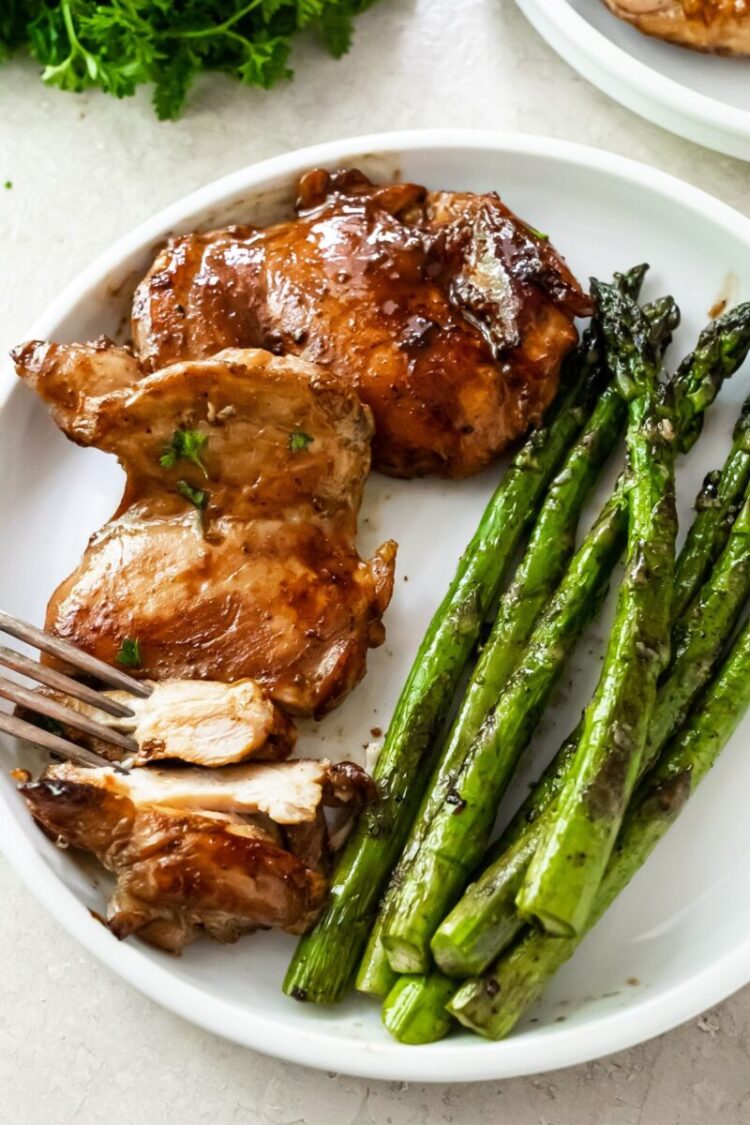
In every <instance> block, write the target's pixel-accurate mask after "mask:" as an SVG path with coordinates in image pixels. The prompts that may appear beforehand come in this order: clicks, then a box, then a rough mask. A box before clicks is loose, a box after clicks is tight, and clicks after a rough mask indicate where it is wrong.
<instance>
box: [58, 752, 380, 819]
mask: <svg viewBox="0 0 750 1125" xmlns="http://www.w3.org/2000/svg"><path fill="white" fill-rule="evenodd" d="M344 766H346V769H344ZM347 770H348V771H350V772H347ZM45 778H47V779H49V780H51V781H76V782H82V783H83V782H85V783H86V784H87V785H91V786H95V787H96V788H99V789H106V790H108V791H109V792H111V793H118V794H119V795H120V796H123V797H128V798H129V800H131V801H132V802H133V804H135V805H138V806H139V807H140V806H144V805H164V806H166V807H169V808H173V809H193V810H195V811H196V812H206V813H209V812H217V813H242V814H250V815H254V814H256V813H262V814H263V815H265V816H268V817H270V818H271V820H273V821H274V822H275V823H276V824H279V825H288V824H304V823H306V822H308V821H313V820H315V816H316V814H317V811H318V809H319V807H320V806H321V805H341V804H351V803H352V802H353V801H355V800H356V801H357V803H359V804H361V803H362V802H363V801H364V799H366V798H368V797H369V796H371V795H372V793H373V790H372V783H371V782H370V780H369V778H368V776H367V774H366V773H365V772H364V770H361V769H359V767H357V766H354V765H353V763H351V762H349V763H341V764H339V765H338V766H334V765H331V763H330V762H328V761H326V760H325V759H322V760H320V761H315V760H312V759H309V758H299V759H296V760H295V761H293V762H253V763H250V764H247V765H242V766H227V767H225V768H224V769H221V770H203V769H155V768H152V767H148V768H136V769H131V770H129V771H128V772H127V773H120V772H116V771H115V770H114V769H109V768H106V767H103V766H102V767H101V768H100V769H84V768H82V767H81V766H75V765H73V764H72V763H70V762H64V763H62V764H61V765H55V766H50V768H49V769H48V770H47V772H46V773H45Z"/></svg>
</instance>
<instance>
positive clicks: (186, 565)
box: [14, 343, 396, 714]
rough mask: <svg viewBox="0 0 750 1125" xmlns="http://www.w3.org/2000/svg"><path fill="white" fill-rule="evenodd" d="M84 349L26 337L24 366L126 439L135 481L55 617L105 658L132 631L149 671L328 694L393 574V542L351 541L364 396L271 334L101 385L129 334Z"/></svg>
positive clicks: (325, 697)
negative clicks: (276, 346) (268, 347)
mask: <svg viewBox="0 0 750 1125" xmlns="http://www.w3.org/2000/svg"><path fill="white" fill-rule="evenodd" d="M74 349H75V350H72V349H71V348H70V347H68V346H66V345H55V344H39V343H31V344H26V345H24V346H23V347H22V348H19V349H17V351H16V352H15V353H14V357H15V360H16V367H17V370H18V373H19V375H20V376H21V377H22V378H23V379H25V380H26V381H27V382H28V383H29V384H30V386H32V387H33V388H34V389H35V390H36V391H37V393H38V394H39V395H40V396H41V397H42V398H43V399H44V400H45V401H46V402H47V403H49V405H50V406H51V408H52V413H53V416H54V418H55V420H56V421H57V424H58V425H59V426H60V428H61V429H62V430H63V431H64V432H65V433H66V434H67V435H68V437H70V438H71V439H72V440H73V441H76V442H78V443H79V444H81V445H91V446H95V447H97V448H99V449H103V450H106V451H107V452H110V453H114V454H116V455H117V456H118V457H119V459H120V461H121V463H122V465H123V467H124V469H125V471H126V473H127V485H126V488H125V494H124V496H123V499H122V502H121V503H120V506H119V508H118V510H117V512H116V513H115V515H114V517H113V519H112V520H111V521H110V522H109V523H108V524H106V525H105V526H104V527H103V528H102V529H101V530H100V531H99V532H97V533H96V534H95V535H94V536H93V538H92V539H91V541H90V543H89V546H88V548H87V550H86V553H85V555H84V557H83V560H82V562H81V564H80V565H79V567H78V568H77V569H76V570H75V571H74V573H73V574H72V575H71V576H70V577H69V578H67V579H66V580H65V581H64V582H63V583H62V584H61V585H60V586H59V587H58V589H57V590H56V592H55V593H54V594H53V596H52V599H51V601H50V604H49V607H48V611H47V620H46V625H47V629H48V630H50V631H51V632H52V633H54V634H55V635H57V636H59V637H63V638H65V639H66V640H69V641H71V642H72V643H73V644H76V645H78V646H79V647H80V648H83V649H84V650H85V651H87V652H90V653H93V654H94V655H95V656H98V657H100V658H101V659H102V660H105V661H107V662H108V663H114V662H115V661H117V659H118V654H119V656H120V658H122V656H123V651H124V646H129V649H125V653H126V655H127V653H128V652H130V655H131V656H132V651H131V650H133V651H135V652H136V653H137V661H136V662H137V665H138V666H137V667H135V668H134V669H133V671H134V672H135V674H137V675H141V676H147V677H149V678H151V679H155V680H164V679H188V680H192V679H207V680H218V681H221V682H233V681H236V680H243V679H253V680H256V681H257V682H258V683H259V684H260V685H261V686H262V687H263V688H264V689H265V691H266V692H267V694H268V695H269V696H270V697H271V699H273V700H274V701H275V702H276V703H279V704H281V705H282V706H284V707H285V708H288V709H290V710H292V711H295V712H298V713H301V714H308V713H315V714H321V713H323V712H324V711H326V710H328V709H329V708H331V707H333V706H335V704H336V703H338V702H339V701H340V700H341V699H342V698H343V696H344V695H346V693H347V692H348V691H349V690H350V689H351V688H352V687H353V686H354V684H356V683H357V681H358V680H359V679H360V678H361V677H362V675H363V674H364V671H365V663H366V654H367V649H368V648H370V647H372V646H375V645H378V644H381V643H382V640H383V636H384V633H383V626H382V623H381V615H382V613H383V611H384V610H385V608H386V606H387V605H388V602H389V600H390V597H391V592H392V588H393V564H394V556H395V549H396V548H395V544H394V543H392V542H388V543H386V544H384V546H382V547H381V548H380V549H379V550H378V551H377V553H376V555H375V557H374V558H373V559H371V560H370V561H369V562H366V563H365V562H362V560H361V559H360V558H359V556H358V554H357V551H356V546H355V537H356V523H357V512H358V509H359V505H360V500H361V496H362V488H363V484H364V480H365V477H366V475H367V472H368V469H369V460H370V459H369V444H370V438H371V434H372V424H371V419H370V414H369V411H368V410H367V409H366V408H365V407H363V406H362V405H361V403H360V402H359V400H358V398H357V396H356V395H355V394H354V393H353V392H352V391H348V390H346V389H345V388H342V387H341V385H340V384H339V383H338V382H337V381H336V380H335V379H334V378H333V376H332V375H331V374H330V373H327V372H326V371H324V370H322V369H320V368H316V367H314V366H312V365H311V364H308V363H305V362H303V361H301V360H298V359H294V358H288V359H281V358H276V357H273V356H271V355H269V354H268V353H267V352H263V351H225V352H222V353H221V354H219V355H217V356H216V357H214V358H213V359H210V360H204V361H198V362H195V363H182V364H175V365H174V366H172V367H170V368H167V369H165V370H163V371H160V372H158V373H157V374H154V375H151V376H150V377H148V378H145V379H142V380H141V381H140V382H138V383H136V384H134V385H132V386H131V385H125V386H121V387H119V389H115V390H109V391H107V392H106V393H104V394H99V393H97V392H98V390H99V387H100V381H99V377H98V371H99V369H100V368H101V367H102V365H103V364H105V363H107V361H108V360H109V359H112V361H113V362H112V363H111V364H110V365H109V366H110V368H111V367H113V366H116V364H115V363H114V360H117V361H118V362H119V360H120V359H121V358H122V357H123V349H119V348H115V347H114V346H110V348H109V349H108V348H107V347H105V346H103V345H101V344H99V345H94V346H91V347H89V348H88V349H87V348H85V347H84V346H82V345H76V346H74ZM124 354H127V353H124ZM94 369H96V371H97V375H96V377H94V378H93V379H92V370H94ZM90 380H91V381H92V382H93V385H94V389H95V393H94V394H93V395H89V394H88V386H89V381H90ZM136 642H137V645H136Z"/></svg>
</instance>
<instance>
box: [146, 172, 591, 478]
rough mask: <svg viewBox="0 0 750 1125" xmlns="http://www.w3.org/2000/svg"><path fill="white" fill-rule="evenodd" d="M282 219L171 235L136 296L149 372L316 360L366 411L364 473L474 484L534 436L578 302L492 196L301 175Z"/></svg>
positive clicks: (549, 257)
mask: <svg viewBox="0 0 750 1125" xmlns="http://www.w3.org/2000/svg"><path fill="white" fill-rule="evenodd" d="M297 211H298V217H297V218H296V219H295V220H292V221H290V222H284V223H281V224H279V225H278V226H275V227H271V228H269V229H267V230H257V229H253V228H251V227H230V228H228V229H226V230H218V231H212V232H208V233H202V234H201V233H199V234H187V235H180V236H178V237H176V238H174V239H172V240H171V241H170V242H169V243H168V245H167V246H166V247H165V248H164V249H163V250H162V252H161V253H160V254H159V255H158V257H157V259H156V261H155V262H154V264H153V266H152V268H151V270H150V271H149V273H148V275H147V277H146V278H145V279H144V281H143V282H142V283H141V285H140V286H139V287H138V289H137V291H136V295H135V299H134V304H133V320H132V333H133V340H134V345H135V349H136V352H137V354H138V356H139V358H140V360H141V362H142V364H143V365H144V368H145V369H146V370H148V371H154V370H157V369H158V368H160V367H163V366H164V365H166V364H170V363H174V362H176V361H181V360H189V359H198V358H202V357H206V356H210V355H212V354H214V353H215V352H217V351H218V350H219V349H221V348H223V347H228V346H229V347H265V348H268V349H270V350H271V351H273V352H276V353H280V354H294V355H299V356H302V357H304V358H305V359H308V360H312V361H314V362H316V363H320V364H323V365H326V366H328V367H330V368H331V370H332V371H333V372H334V373H335V374H336V375H338V377H339V378H340V379H341V380H342V381H343V382H344V383H346V384H348V385H349V386H351V387H352V388H356V391H357V393H358V394H359V395H360V397H361V399H362V401H363V402H365V403H366V404H367V405H368V406H370V407H371V409H372V411H373V414H374V417H375V439H374V443H373V463H374V466H375V467H376V468H378V469H381V470H383V471H385V472H388V473H392V474H394V475H396V476H403V477H410V476H415V475H420V474H424V473H433V472H434V473H439V474H441V475H443V476H448V477H464V476H468V475H470V474H472V473H476V472H478V471H479V470H480V469H482V468H483V467H484V466H485V465H486V464H487V463H488V462H489V461H491V460H492V459H493V458H494V457H495V456H497V455H498V454H499V453H500V452H501V451H502V450H503V449H505V447H506V446H507V445H508V443H509V442H511V441H513V440H514V439H515V438H517V437H519V436H520V435H521V434H523V433H524V431H525V430H526V429H527V428H528V427H529V425H531V424H533V423H537V422H538V421H539V420H540V418H541V416H542V413H543V411H544V409H545V407H546V406H547V405H548V404H549V403H550V402H551V400H552V398H553V397H554V394H555V391H556V389H557V384H558V376H559V372H560V366H561V363H562V361H563V359H564V357H565V355H566V353H567V352H568V351H569V350H570V348H571V347H572V346H573V345H574V343H575V341H576V338H577V333H576V329H575V326H574V324H573V318H574V317H575V316H583V315H588V314H589V312H590V311H591V310H590V304H589V300H588V298H587V297H586V296H585V295H584V294H583V293H582V291H581V289H580V287H579V285H578V283H577V281H576V280H575V278H574V277H573V275H572V274H571V273H570V271H569V270H568V268H567V267H566V265H565V263H564V262H563V261H562V259H561V258H560V257H559V255H558V254H557V253H556V251H555V250H554V249H553V247H552V246H551V244H550V242H549V240H548V239H547V238H546V236H544V235H540V234H539V233H538V232H535V231H533V230H531V228H529V227H527V226H526V225H525V224H524V223H523V222H521V220H520V219H518V218H517V217H516V216H515V215H513V214H512V212H510V211H509V210H508V209H507V208H506V207H505V206H504V205H503V203H502V202H501V201H500V199H499V198H498V197H497V196H496V195H494V194H491V195H470V194H451V193H446V192H439V193H430V192H427V191H426V189H425V188H422V187H419V186H418V185H415V184H408V183H404V184H387V185H383V186H377V185H374V184H372V183H371V182H370V181H369V180H368V179H367V178H366V177H365V176H363V175H362V174H361V173H359V172H357V171H353V170H351V171H344V172H339V173H336V174H334V175H330V174H329V173H327V172H321V171H313V172H310V173H308V174H307V175H305V176H304V177H303V178H302V180H301V182H300V185H299V198H298V204H297Z"/></svg>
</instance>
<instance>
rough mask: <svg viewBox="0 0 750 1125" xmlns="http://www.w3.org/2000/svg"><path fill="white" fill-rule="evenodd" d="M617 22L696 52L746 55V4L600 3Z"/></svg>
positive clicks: (693, 0) (749, 47)
mask: <svg viewBox="0 0 750 1125" xmlns="http://www.w3.org/2000/svg"><path fill="white" fill-rule="evenodd" d="M604 3H605V4H606V5H607V7H608V8H610V9H611V10H612V11H613V12H614V14H615V15H616V16H619V17H620V19H624V20H627V21H628V22H629V23H632V24H634V25H635V26H636V27H637V28H638V30H639V31H643V32H644V33H645V34H646V35H653V36H655V37H656V38H657V39H667V40H669V41H670V42H672V43H680V44H682V46H684V47H693V48H694V49H695V50H698V51H715V52H717V53H718V54H726V55H750V0H604Z"/></svg>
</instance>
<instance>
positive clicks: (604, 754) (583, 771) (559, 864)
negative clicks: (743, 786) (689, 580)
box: [516, 284, 683, 937]
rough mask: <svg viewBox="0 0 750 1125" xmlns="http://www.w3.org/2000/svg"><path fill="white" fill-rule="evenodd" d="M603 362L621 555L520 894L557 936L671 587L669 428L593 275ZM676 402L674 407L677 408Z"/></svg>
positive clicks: (634, 712) (650, 360)
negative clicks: (620, 473) (568, 770)
mask: <svg viewBox="0 0 750 1125" xmlns="http://www.w3.org/2000/svg"><path fill="white" fill-rule="evenodd" d="M594 292H595V294H596V297H597V301H598V307H599V315H600V318H601V321H602V328H603V332H604V337H605V340H606V348H607V357H608V362H609V363H610V364H611V366H612V369H613V371H614V373H615V375H616V377H617V381H618V385H619V386H620V388H621V391H622V393H623V396H625V397H627V396H629V402H628V429H627V438H626V443H627V452H628V476H629V495H628V507H629V530H628V564H627V567H626V571H625V576H624V578H623V581H622V585H621V587H620V593H619V597H618V601H617V609H616V612H615V620H614V624H613V627H612V632H611V636H610V641H609V645H608V647H607V652H606V655H605V659H604V665H603V668H602V673H601V676H600V679H599V684H598V686H597V689H596V692H595V693H594V697H593V700H592V702H591V703H590V704H589V706H588V708H587V709H586V714H585V717H584V726H583V732H582V734H581V740H580V743H579V745H578V750H577V753H576V757H575V762H574V766H573V770H572V775H571V777H570V778H569V780H568V781H567V782H566V784H565V785H564V787H563V790H562V792H561V794H560V797H559V799H558V802H557V811H556V816H555V817H554V819H553V821H552V822H551V824H550V826H549V828H548V829H547V831H546V832H545V834H544V836H543V837H542V840H541V842H540V845H539V848H538V849H537V852H536V853H535V855H534V857H533V859H532V861H531V863H530V864H529V868H528V871H527V873H526V877H525V879H524V882H523V885H522V886H521V890H520V891H519V894H518V898H517V900H516V904H517V906H518V910H519V913H520V914H521V915H522V916H523V917H526V918H536V919H537V920H538V921H539V922H540V923H541V924H542V926H543V927H544V928H545V929H546V930H547V931H548V932H549V933H553V934H557V935H558V936H561V937H571V936H573V935H574V934H578V933H580V932H581V930H582V929H583V926H584V925H585V922H586V918H587V917H588V914H589V911H590V909H591V906H592V904H593V901H594V898H595V896H596V892H597V890H598V887H599V884H600V882H601V879H602V877H603V875H604V871H605V869H606V865H607V862H608V860H609V856H610V854H611V851H612V848H613V846H614V842H615V839H616V837H617V833H618V831H619V828H620V824H621V822H622V817H623V815H624V813H625V809H626V807H627V803H628V801H629V799H630V795H631V793H632V790H633V786H634V785H635V782H636V779H637V776H638V772H639V769H640V764H641V758H642V755H643V752H644V749H645V745H646V738H647V735H648V727H649V723H650V721H651V715H652V712H653V708H654V704H655V701H656V686H657V681H658V678H659V675H660V674H661V672H662V671H663V669H664V666H665V665H666V662H667V659H668V656H669V623H670V615H671V600H672V593H673V588H674V542H675V537H676V533H677V515H676V510H675V502H674V454H675V439H676V430H675V425H674V412H673V405H672V398H673V396H672V394H671V393H669V392H666V393H665V388H664V385H663V384H662V383H661V381H660V371H659V365H658V364H657V363H656V362H655V360H654V357H653V350H652V348H651V346H650V344H649V341H648V323H647V321H646V320H645V319H644V317H643V314H642V312H641V310H640V309H639V308H638V306H637V305H636V304H635V303H634V302H633V301H630V300H629V299H628V298H624V297H623V296H622V295H621V294H619V293H618V292H617V290H616V289H615V288H614V287H612V286H609V285H600V284H595V286H594ZM682 408H683V407H682V404H681V406H680V409H681V410H682Z"/></svg>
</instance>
